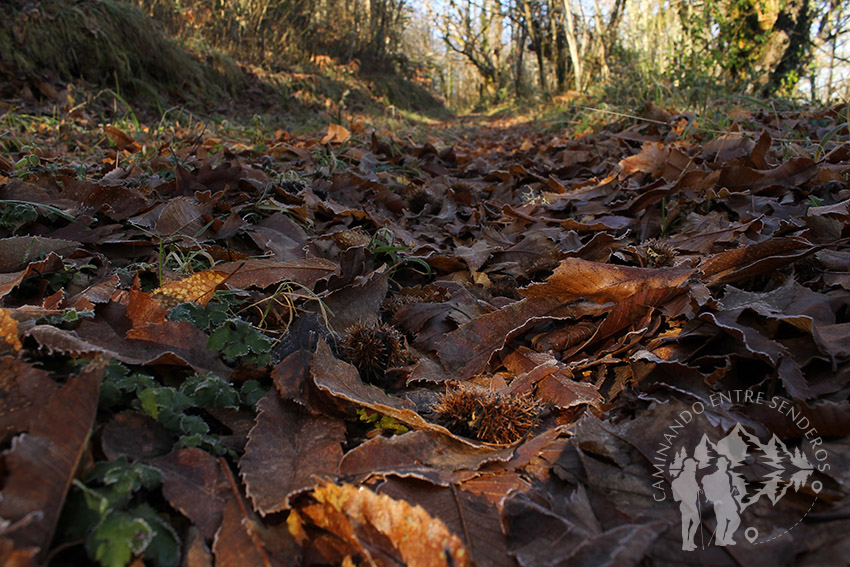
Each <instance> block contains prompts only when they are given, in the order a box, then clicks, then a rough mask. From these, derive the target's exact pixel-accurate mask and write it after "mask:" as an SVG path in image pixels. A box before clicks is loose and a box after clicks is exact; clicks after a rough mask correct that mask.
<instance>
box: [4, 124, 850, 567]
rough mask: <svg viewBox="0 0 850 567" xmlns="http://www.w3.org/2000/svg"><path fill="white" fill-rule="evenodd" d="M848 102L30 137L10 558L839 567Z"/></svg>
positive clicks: (14, 336)
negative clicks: (573, 122)
mask: <svg viewBox="0 0 850 567" xmlns="http://www.w3.org/2000/svg"><path fill="white" fill-rule="evenodd" d="M847 112H848V111H847V108H846V107H843V108H835V109H831V110H824V111H788V112H785V111H778V110H775V109H771V110H755V111H747V110H738V111H736V112H735V114H734V115H730V116H731V118H730V120H731V122H732V125H731V126H729V127H727V128H725V129H724V130H723V131H717V130H716V129H713V128H711V127H709V125H707V124H704V123H703V121H702V118H701V117H699V116H695V115H690V114H675V113H673V112H672V111H664V110H661V109H653V110H652V112H651V114H650V115H649V116H647V117H646V119H641V120H630V119H622V120H619V121H617V122H612V123H611V124H609V125H608V126H606V127H604V128H600V129H598V130H597V131H596V132H595V133H586V134H583V135H575V134H573V133H572V132H571V131H570V130H567V129H562V128H556V127H554V126H552V125H551V124H550V125H548V126H547V125H546V124H541V123H523V122H518V121H513V122H511V121H508V120H503V121H492V122H482V121H472V122H467V123H465V124H452V125H446V126H445V127H434V128H432V129H431V130H430V131H429V132H426V133H424V134H423V133H422V132H421V131H420V132H419V133H418V134H417V135H416V136H408V135H407V134H404V133H392V132H388V131H381V130H375V129H372V128H368V127H364V126H362V125H359V126H352V125H350V124H349V125H348V126H349V128H344V127H341V126H338V125H333V124H332V125H331V126H329V127H328V129H327V131H326V132H322V133H321V134H319V135H318V136H292V135H290V134H288V133H287V132H285V131H283V130H281V131H278V132H276V133H274V134H273V135H263V134H262V132H260V131H256V132H252V131H249V130H245V131H243V132H242V133H241V134H236V133H234V132H233V131H230V132H226V131H220V132H215V131H209V132H208V131H206V130H203V129H201V128H200V127H198V128H191V127H175V129H174V130H173V131H172V134H171V135H164V134H163V132H162V131H154V130H150V131H148V132H145V131H142V130H141V129H140V130H139V131H138V132H136V133H134V132H131V131H129V130H128V128H126V127H124V128H120V127H118V126H115V125H107V126H104V127H95V126H86V125H85V124H86V122H85V121H80V122H76V123H74V124H72V125H67V127H66V128H63V127H59V128H44V131H42V132H34V133H30V134H29V135H30V138H29V139H28V140H27V143H21V144H19V146H18V147H17V148H15V151H9V152H8V153H6V154H5V155H0V206H2V213H0V231H2V237H3V238H2V239H0V297H2V310H0V335H2V348H3V350H4V354H3V360H2V367H0V376H2V395H0V407H2V409H0V430H2V435H3V447H4V451H3V454H2V467H0V471H2V475H3V480H2V499H0V518H2V519H3V521H2V524H0V563H2V564H4V565H16V566H26V565H32V564H34V565H38V564H44V563H50V564H52V565H78V564H87V563H97V562H99V563H100V564H102V565H107V566H124V565H128V564H131V563H133V564H136V565H138V564H141V562H144V563H145V564H148V565H154V566H157V567H168V566H175V565H187V566H190V567H198V566H202V565H212V564H215V565H217V566H231V565H232V566H237V565H238V566H244V567H252V566H255V565H256V566H270V565H275V566H277V565H281V566H283V565H305V566H306V565H347V566H350V565H379V566H392V565H411V566H461V565H473V564H474V565H478V566H480V567H485V566H494V567H502V566H505V567H508V566H512V565H522V566H535V567H536V566H544V565H545V566H551V565H579V566H581V565H586V566H592V565H612V566H620V565H623V566H625V565H672V564H676V565H752V566H759V565H765V566H770V567H775V566H778V565H839V564H844V563H846V558H847V557H848V554H850V540H848V539H847V537H846V533H847V531H848V529H850V504H849V503H848V502H847V496H848V495H847V488H846V487H847V485H848V482H850V476H848V474H850V473H848V470H850V444H848V440H847V438H846V437H845V435H847V434H848V433H850V403H848V400H847V398H848V391H850V390H848V388H850V293H848V290H850V247H848V245H847V237H848V233H850V229H848V221H850V210H848V204H850V185H848V174H850V146H848V144H847V140H848V132H847V128H846V124H844V125H842V123H846V115H847ZM665 446H666V447H667V449H664V447H665ZM719 455H727V456H728V455H732V462H731V463H728V459H727V460H726V462H727V463H728V464H729V466H730V469H734V471H737V472H736V473H735V474H733V476H732V483H733V484H734V485H735V491H733V492H732V495H733V496H734V497H735V502H736V503H737V504H732V506H733V507H735V508H736V510H737V512H736V514H738V515H739V516H740V518H741V526H740V528H739V529H738V531H737V532H736V533H735V534H734V542H735V545H734V546H732V545H719V544H720V543H722V541H721V540H722V539H723V538H722V537H719V536H718V534H719V533H720V531H719V530H717V529H716V528H717V522H718V520H717V518H720V517H721V516H723V515H724V512H723V506H724V505H723V503H722V502H721V500H719V499H718V498H717V497H715V496H713V495H712V494H709V493H706V494H702V495H698V496H697V499H698V502H700V503H701V504H700V510H699V519H698V521H697V522H696V523H694V524H693V525H692V526H691V527H692V529H693V530H694V532H693V533H694V534H695V536H694V537H695V540H694V541H695V545H696V547H697V549H696V550H683V537H684V539H687V535H685V536H683V529H682V523H683V514H685V503H682V504H681V506H680V502H678V501H677V499H678V500H681V492H680V493H679V495H678V497H677V494H676V493H674V492H671V489H670V483H671V482H672V481H674V480H676V478H678V477H679V475H680V473H681V472H682V471H683V470H687V469H686V467H685V465H684V464H683V460H687V459H685V457H693V459H691V461H694V460H696V461H697V463H698V476H700V477H702V478H703V479H705V477H706V475H708V474H709V473H712V472H713V471H715V470H719V469H720V468H721V467H720V465H719V464H717V462H718V461H719V460H722V459H723V458H722V457H719ZM735 455H737V456H738V457H740V458H738V459H737V460H736V457H735ZM754 455H755V456H756V457H758V456H761V457H763V459H762V460H761V461H759V459H758V458H755V462H753V458H754V457H753V456H754ZM745 457H749V458H745ZM683 467H684V468H683ZM715 467H716V468H715ZM734 471H733V472H734ZM736 475H737V476H736ZM724 478H725V477H724ZM706 490H708V489H706ZM709 492H710V491H709ZM712 503H713V512H712ZM728 505H729V502H726V506H727V508H728ZM686 531H687V530H686ZM732 531H735V529H734V528H733V529H732Z"/></svg>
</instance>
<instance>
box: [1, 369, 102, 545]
mask: <svg viewBox="0 0 850 567" xmlns="http://www.w3.org/2000/svg"><path fill="white" fill-rule="evenodd" d="M105 371H106V362H105V361H104V360H103V359H100V360H96V361H94V362H90V363H89V364H88V366H86V368H85V369H84V370H83V371H82V372H81V373H80V374H79V375H78V376H74V377H71V378H69V380H68V382H67V383H66V384H65V385H64V386H63V387H62V388H61V389H59V390H57V391H56V392H54V394H53V395H52V396H51V397H50V399H49V400H48V401H47V402H46V403H45V404H44V405H43V406H42V408H41V411H40V412H39V415H38V417H37V418H35V419H34V420H33V422H32V423H33V424H32V427H30V430H29V432H28V433H27V434H24V435H21V436H19V437H16V438H15V439H13V440H12V448H11V449H9V450H8V451H6V452H4V454H3V457H4V468H5V473H6V478H5V481H4V485H3V498H2V499H0V518H4V519H7V520H9V521H11V522H18V521H21V520H24V519H25V518H28V521H27V522H25V523H24V525H22V526H21V527H20V528H18V529H16V530H15V531H14V533H11V534H9V538H10V539H11V540H12V541H13V542H14V543H15V546H16V548H18V549H25V548H37V549H39V557H40V558H42V559H43V558H44V553H45V552H46V550H47V549H48V547H49V545H50V542H51V541H52V539H53V533H54V531H55V530H56V523H57V522H58V520H59V514H60V512H61V511H62V504H63V503H64V502H65V497H66V496H67V494H68V489H69V488H70V487H71V481H73V479H74V477H75V476H76V474H77V469H78V468H79V466H80V463H81V461H82V459H83V454H84V453H85V451H86V447H87V445H88V440H89V434H90V432H91V428H92V424H93V423H94V418H95V414H96V413H97V403H98V391H99V390H100V382H101V380H103V376H104V373H105ZM46 464H48V465H49V466H45V465H46Z"/></svg>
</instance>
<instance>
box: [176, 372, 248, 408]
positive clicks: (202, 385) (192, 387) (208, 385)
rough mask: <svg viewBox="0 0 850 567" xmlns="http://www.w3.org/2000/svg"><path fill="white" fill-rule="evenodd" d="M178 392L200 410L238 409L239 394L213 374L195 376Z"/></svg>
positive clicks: (226, 382) (225, 381)
mask: <svg viewBox="0 0 850 567" xmlns="http://www.w3.org/2000/svg"><path fill="white" fill-rule="evenodd" d="M180 391H181V392H183V393H184V394H186V395H187V396H188V397H190V398H192V400H194V402H195V405H196V406H197V407H202V408H231V409H238V408H239V394H238V393H237V392H236V388H234V387H233V386H232V385H231V384H230V383H229V382H228V381H227V380H224V379H223V378H220V377H218V376H216V375H215V374H195V375H194V376H192V377H190V378H188V379H187V380H186V381H185V382H184V383H183V385H182V386H181V387H180Z"/></svg>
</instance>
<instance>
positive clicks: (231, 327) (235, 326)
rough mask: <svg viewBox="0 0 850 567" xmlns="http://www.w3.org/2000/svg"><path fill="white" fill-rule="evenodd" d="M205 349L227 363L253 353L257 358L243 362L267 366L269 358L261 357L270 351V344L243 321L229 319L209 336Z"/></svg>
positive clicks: (263, 336)
mask: <svg viewBox="0 0 850 567" xmlns="http://www.w3.org/2000/svg"><path fill="white" fill-rule="evenodd" d="M207 348H209V349H210V350H215V351H218V352H220V353H221V355H222V356H223V357H224V359H225V360H226V361H228V362H236V361H237V360H238V359H240V358H242V357H246V356H248V355H250V354H252V353H253V354H257V355H259V356H257V357H256V358H255V359H253V360H249V361H243V362H245V363H253V364H256V363H257V362H261V361H262V362H264V363H265V364H268V362H269V360H270V358H269V357H264V356H262V355H265V354H268V353H269V352H270V351H271V348H272V343H271V341H270V340H269V338H268V337H266V336H265V335H264V334H262V333H261V332H260V331H258V330H257V329H255V328H254V327H252V326H251V325H249V324H248V323H246V322H245V321H242V320H238V319H231V320H229V321H227V322H226V323H225V324H224V325H222V326H220V327H218V328H216V329H215V330H214V331H213V332H212V333H211V334H210V338H209V340H208V341H207Z"/></svg>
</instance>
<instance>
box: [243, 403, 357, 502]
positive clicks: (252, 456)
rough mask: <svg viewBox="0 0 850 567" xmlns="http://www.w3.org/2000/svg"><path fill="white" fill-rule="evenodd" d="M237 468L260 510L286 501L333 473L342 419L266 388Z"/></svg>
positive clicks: (336, 467)
mask: <svg viewBox="0 0 850 567" xmlns="http://www.w3.org/2000/svg"><path fill="white" fill-rule="evenodd" d="M257 410H258V411H259V414H258V415H257V420H256V425H255V426H254V428H253V429H252V430H251V433H250V435H249V436H248V445H247V446H246V447H245V454H244V455H243V456H242V458H241V459H240V460H239V470H240V471H241V472H242V479H243V481H244V483H245V492H246V493H247V495H248V497H249V498H250V499H251V502H252V503H253V504H254V509H255V510H256V511H257V512H259V513H260V514H261V515H263V516H265V515H267V514H273V513H275V512H280V511H281V510H284V509H286V508H287V507H288V506H289V500H290V497H291V495H293V494H294V493H297V492H299V491H303V490H307V489H309V488H312V487H313V486H314V485H315V483H316V482H317V480H318V479H321V478H325V477H335V476H336V475H337V473H338V471H339V461H340V459H341V458H342V447H341V445H342V444H343V443H344V442H345V423H343V422H342V421H340V420H338V419H332V418H329V417H325V416H321V415H315V414H312V413H310V411H309V410H307V409H305V408H304V407H301V406H297V405H295V404H294V403H292V402H285V401H283V400H281V399H280V396H279V395H278V393H277V391H276V390H272V391H270V392H269V393H268V394H266V396H265V397H264V398H263V399H262V400H260V402H259V404H257Z"/></svg>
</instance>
